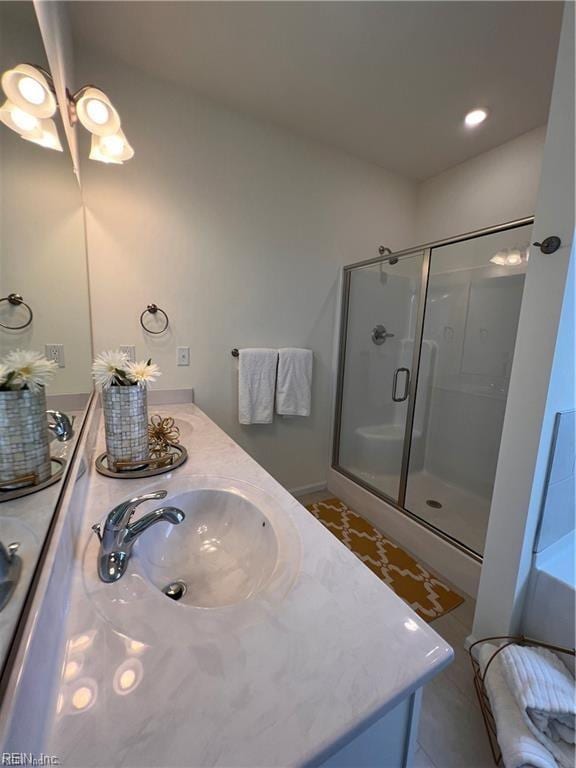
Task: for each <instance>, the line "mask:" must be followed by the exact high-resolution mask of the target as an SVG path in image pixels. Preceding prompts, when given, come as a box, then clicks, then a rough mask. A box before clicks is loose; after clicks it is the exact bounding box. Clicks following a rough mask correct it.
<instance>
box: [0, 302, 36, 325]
mask: <svg viewBox="0 0 576 768" xmlns="http://www.w3.org/2000/svg"><path fill="white" fill-rule="evenodd" d="M3 301H7V302H8V304H11V305H12V306H13V307H24V309H26V310H27V312H28V320H26V322H25V323H22V324H21V325H6V324H5V323H0V328H6V329H7V330H9V331H21V330H23V329H24V328H28V326H29V325H30V323H31V322H32V320H33V318H34V313H33V312H32V309H31V308H30V305H29V304H26V302H25V301H24V299H23V298H22V296H20V294H19V293H9V294H8V296H4V297H3V298H1V299H0V304H1V303H2V302H3Z"/></svg>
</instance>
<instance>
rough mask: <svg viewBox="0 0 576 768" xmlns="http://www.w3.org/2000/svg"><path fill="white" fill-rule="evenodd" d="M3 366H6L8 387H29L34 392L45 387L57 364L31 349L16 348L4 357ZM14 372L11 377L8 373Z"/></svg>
mask: <svg viewBox="0 0 576 768" xmlns="http://www.w3.org/2000/svg"><path fill="white" fill-rule="evenodd" d="M3 364H4V366H5V367H6V368H8V374H7V376H6V378H7V379H9V381H8V386H9V387H10V389H30V390H31V391H32V392H36V391H38V390H39V389H40V387H45V386H46V384H48V382H49V381H50V379H51V378H52V376H53V375H54V371H55V370H56V368H58V365H57V364H56V363H55V362H54V361H53V360H48V358H46V357H44V355H41V354H40V352H33V351H32V350H23V349H16V350H14V351H13V352H9V353H8V354H7V355H6V357H5V358H4V362H3ZM12 371H13V372H14V375H13V376H12V377H11V376H10V374H11V373H12Z"/></svg>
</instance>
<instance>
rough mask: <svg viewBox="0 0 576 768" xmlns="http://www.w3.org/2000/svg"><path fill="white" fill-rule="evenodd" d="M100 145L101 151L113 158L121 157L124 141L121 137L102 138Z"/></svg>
mask: <svg viewBox="0 0 576 768" xmlns="http://www.w3.org/2000/svg"><path fill="white" fill-rule="evenodd" d="M101 144H102V147H103V149H104V150H105V151H106V152H108V154H110V155H112V156H114V157H116V156H117V155H121V154H122V152H123V151H124V139H123V138H122V137H121V136H117V135H112V136H103V137H102V139H101Z"/></svg>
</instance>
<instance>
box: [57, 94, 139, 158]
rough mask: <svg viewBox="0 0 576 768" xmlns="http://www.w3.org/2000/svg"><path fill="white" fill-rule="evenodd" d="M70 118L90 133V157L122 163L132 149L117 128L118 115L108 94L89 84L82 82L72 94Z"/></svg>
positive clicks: (119, 125) (131, 153) (128, 156)
mask: <svg viewBox="0 0 576 768" xmlns="http://www.w3.org/2000/svg"><path fill="white" fill-rule="evenodd" d="M71 102H72V105H73V106H72V108H71V110H70V112H71V119H72V122H74V121H75V119H78V120H79V121H80V122H81V123H82V125H83V126H84V128H86V130H87V131H89V132H90V133H91V134H92V142H91V145H90V155H89V157H90V159H91V160H98V161H100V162H101V163H113V164H115V165H122V164H123V163H124V162H126V160H130V158H132V157H134V150H133V149H132V147H131V146H130V144H129V143H128V140H127V138H126V136H125V134H124V131H123V130H122V128H121V121H120V115H119V114H118V111H117V110H116V108H115V107H114V105H113V104H112V102H111V101H110V99H109V98H108V96H107V95H106V94H105V93H104V91H101V90H100V88H96V87H95V86H93V85H85V86H84V87H82V88H80V90H79V91H77V92H76V93H75V94H74V95H73V96H72V97H71Z"/></svg>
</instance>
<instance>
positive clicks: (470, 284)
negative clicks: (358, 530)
mask: <svg viewBox="0 0 576 768" xmlns="http://www.w3.org/2000/svg"><path fill="white" fill-rule="evenodd" d="M531 234H532V225H531V224H527V225H523V226H514V227H511V228H510V229H506V230H503V231H497V232H493V233H488V234H484V235H482V236H480V237H473V238H470V239H468V240H461V241H458V242H453V243H447V244H441V245H438V246H436V247H433V248H432V249H431V254H430V272H429V279H428V292H427V299H426V310H425V314H424V325H423V334H422V347H421V355H420V372H419V375H418V394H417V396H416V401H415V410H414V419H413V427H412V444H411V448H410V466H409V475H408V478H407V488H406V498H405V502H404V505H403V506H404V507H405V508H406V509H407V510H409V511H410V512H411V513H412V514H413V515H416V516H417V517H418V518H419V519H420V520H422V521H423V522H425V523H426V524H427V525H430V526H432V527H434V528H435V529H437V530H438V531H440V532H441V533H442V534H443V535H444V536H446V537H449V538H450V539H452V540H453V541H455V542H457V543H459V544H460V545H463V546H464V547H466V548H467V549H468V550H471V551H472V552H474V553H475V554H476V555H480V556H481V555H483V553H484V540H485V538H486V531H487V528H488V518H489V515H490V504H491V500H492V490H493V487H494V478H495V475H496V464H497V461H498V451H499V448H500V438H501V435H502V427H503V423H504V413H505V410H506V400H507V396H508V384H509V381H510V372H511V369H512V360H513V357H514V348H515V343H516V331H517V328H518V320H519V317H520V306H521V303H522V294H523V288H524V275H525V272H526V269H527V260H528V247H529V245H530V242H531Z"/></svg>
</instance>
